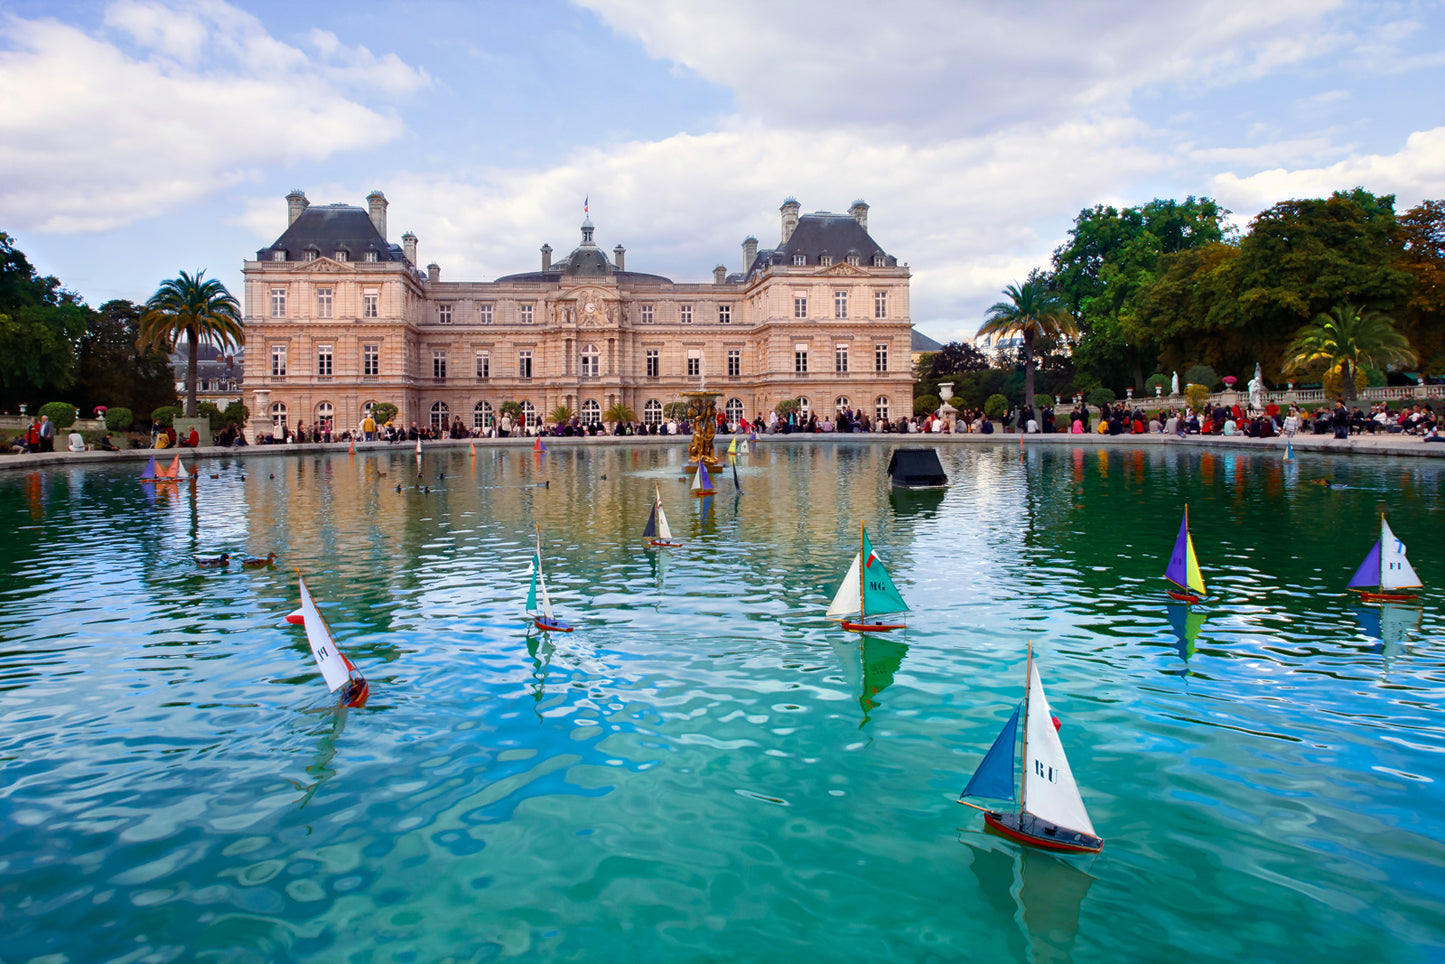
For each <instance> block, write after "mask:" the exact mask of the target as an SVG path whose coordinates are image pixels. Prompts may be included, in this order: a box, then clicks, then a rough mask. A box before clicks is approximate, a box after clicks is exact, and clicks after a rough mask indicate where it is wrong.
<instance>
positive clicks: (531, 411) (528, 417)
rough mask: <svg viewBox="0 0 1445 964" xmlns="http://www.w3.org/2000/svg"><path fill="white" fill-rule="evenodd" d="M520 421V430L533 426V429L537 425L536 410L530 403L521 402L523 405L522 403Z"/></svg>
mask: <svg viewBox="0 0 1445 964" xmlns="http://www.w3.org/2000/svg"><path fill="white" fill-rule="evenodd" d="M521 421H522V428H526V427H527V426H529V425H530V426H533V427H535V426H536V425H537V409H536V408H534V407H533V405H532V403H531V402H523V403H522V419H521Z"/></svg>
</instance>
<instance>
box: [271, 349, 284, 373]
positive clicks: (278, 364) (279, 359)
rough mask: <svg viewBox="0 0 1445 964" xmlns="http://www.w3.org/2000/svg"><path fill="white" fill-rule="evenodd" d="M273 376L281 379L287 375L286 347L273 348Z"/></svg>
mask: <svg viewBox="0 0 1445 964" xmlns="http://www.w3.org/2000/svg"><path fill="white" fill-rule="evenodd" d="M271 374H272V375H274V376H276V377H277V378H280V377H281V376H283V375H285V374H286V346H285V345H272V346H271Z"/></svg>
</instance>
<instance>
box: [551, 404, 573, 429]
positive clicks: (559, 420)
mask: <svg viewBox="0 0 1445 964" xmlns="http://www.w3.org/2000/svg"><path fill="white" fill-rule="evenodd" d="M572 414H573V413H572V409H570V408H568V407H567V406H566V405H558V406H557V407H556V408H554V409H552V411H551V412H549V413H547V418H548V420H549V421H551V422H553V423H554V424H557V425H566V424H567V423H568V422H570V421H572Z"/></svg>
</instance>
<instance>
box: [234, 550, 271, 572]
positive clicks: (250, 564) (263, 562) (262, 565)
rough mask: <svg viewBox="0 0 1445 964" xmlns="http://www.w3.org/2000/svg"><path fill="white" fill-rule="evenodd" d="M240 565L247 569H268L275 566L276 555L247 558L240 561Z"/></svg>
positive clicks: (269, 554) (269, 553)
mask: <svg viewBox="0 0 1445 964" xmlns="http://www.w3.org/2000/svg"><path fill="white" fill-rule="evenodd" d="M241 565H243V566H245V567H246V568H247V569H269V568H270V567H271V566H274V565H276V553H274V552H268V553H266V555H264V556H247V557H246V558H245V559H243V560H241Z"/></svg>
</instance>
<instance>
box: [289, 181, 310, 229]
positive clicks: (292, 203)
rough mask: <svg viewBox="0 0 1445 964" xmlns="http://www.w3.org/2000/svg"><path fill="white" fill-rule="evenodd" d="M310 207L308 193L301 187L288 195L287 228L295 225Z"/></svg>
mask: <svg viewBox="0 0 1445 964" xmlns="http://www.w3.org/2000/svg"><path fill="white" fill-rule="evenodd" d="M310 206H311V202H310V201H308V200H306V192H305V191H303V190H301V189H300V188H299V187H298V188H296V189H294V190H293V191H292V192H291V193H290V194H288V195H286V216H287V220H286V227H288V228H289V227H291V225H293V224H295V223H296V219H297V218H299V217H300V216H301V213H302V212H303V211H305V210H306V209H307V208H308V207H310Z"/></svg>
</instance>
